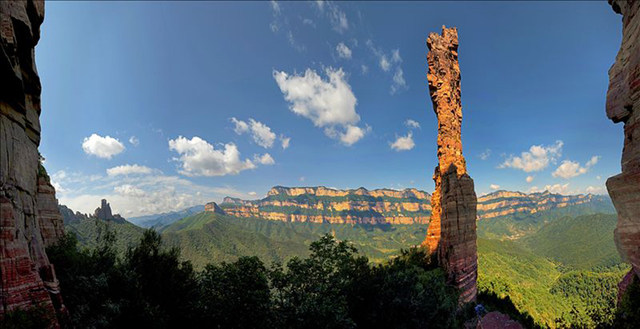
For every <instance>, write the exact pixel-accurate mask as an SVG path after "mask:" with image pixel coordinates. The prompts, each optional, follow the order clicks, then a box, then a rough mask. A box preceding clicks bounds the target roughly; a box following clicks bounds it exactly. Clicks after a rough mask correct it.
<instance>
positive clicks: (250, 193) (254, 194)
mask: <svg viewBox="0 0 640 329" xmlns="http://www.w3.org/2000/svg"><path fill="white" fill-rule="evenodd" d="M247 194H249V195H250V196H256V195H258V193H256V192H253V191H251V192H249V193H247Z"/></svg>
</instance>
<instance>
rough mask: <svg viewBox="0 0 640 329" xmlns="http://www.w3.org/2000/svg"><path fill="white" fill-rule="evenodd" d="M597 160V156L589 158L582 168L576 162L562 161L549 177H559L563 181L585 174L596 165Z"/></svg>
mask: <svg viewBox="0 0 640 329" xmlns="http://www.w3.org/2000/svg"><path fill="white" fill-rule="evenodd" d="M598 159H600V157H599V156H593V157H591V159H589V161H587V163H586V164H585V165H584V167H582V166H580V164H579V163H578V162H574V161H570V160H564V161H562V163H561V164H560V166H558V168H557V169H556V170H555V171H554V172H553V173H552V174H551V175H552V176H553V177H561V178H564V179H569V178H572V177H576V176H580V175H583V174H586V173H587V172H588V171H589V169H590V168H591V167H592V166H594V165H595V164H596V163H598Z"/></svg>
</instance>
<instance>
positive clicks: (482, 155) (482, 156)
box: [480, 149, 491, 160]
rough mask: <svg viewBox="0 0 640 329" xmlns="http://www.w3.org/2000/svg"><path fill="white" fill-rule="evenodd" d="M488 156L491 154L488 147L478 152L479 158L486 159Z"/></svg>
mask: <svg viewBox="0 0 640 329" xmlns="http://www.w3.org/2000/svg"><path fill="white" fill-rule="evenodd" d="M490 156H491V150H490V149H486V150H484V152H482V153H480V159H481V160H487V159H489V157H490Z"/></svg>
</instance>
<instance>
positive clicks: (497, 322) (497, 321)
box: [476, 312, 523, 329]
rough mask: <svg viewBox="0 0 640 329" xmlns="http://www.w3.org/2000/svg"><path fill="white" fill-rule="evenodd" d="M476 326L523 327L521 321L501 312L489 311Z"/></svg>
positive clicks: (480, 328)
mask: <svg viewBox="0 0 640 329" xmlns="http://www.w3.org/2000/svg"><path fill="white" fill-rule="evenodd" d="M476 327H477V328H478V329H523V328H522V325H521V324H520V323H518V322H516V321H514V320H512V319H511V318H510V317H509V316H508V315H506V314H502V313H500V312H490V313H487V314H486V315H485V316H483V317H482V320H480V321H479V323H478V324H477V326H476Z"/></svg>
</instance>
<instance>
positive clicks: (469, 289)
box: [423, 26, 478, 303]
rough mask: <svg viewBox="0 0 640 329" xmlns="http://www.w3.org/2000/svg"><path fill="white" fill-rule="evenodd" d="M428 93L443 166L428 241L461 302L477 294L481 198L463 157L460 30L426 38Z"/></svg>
mask: <svg viewBox="0 0 640 329" xmlns="http://www.w3.org/2000/svg"><path fill="white" fill-rule="evenodd" d="M427 47H428V48H429V53H428V54H427V63H428V66H429V73H428V74H427V81H428V82H429V94H430V96H431V101H432V103H433V110H434V111H435V113H436V116H437V118H438V165H437V166H436V168H435V172H434V174H433V180H434V181H435V185H436V189H435V192H433V196H432V199H431V205H432V208H433V211H432V213H431V223H430V224H429V229H428V231H427V237H426V239H425V241H424V243H423V245H424V246H426V247H427V248H428V249H429V251H430V252H431V253H435V254H436V255H437V258H438V263H439V264H440V266H442V267H443V268H444V270H445V271H446V273H447V278H448V281H449V282H450V283H451V284H452V285H454V286H455V287H457V288H458V289H459V290H460V300H459V301H460V303H467V302H471V301H474V300H475V299H476V295H477V285H476V281H477V278H478V254H477V245H476V217H477V198H476V193H475V190H474V185H473V180H472V179H471V177H469V175H468V174H467V168H466V162H465V159H464V156H463V155H462V135H461V128H462V105H461V102H460V67H459V65H458V31H457V30H456V28H446V27H444V26H443V27H442V34H437V33H431V34H429V37H428V38H427Z"/></svg>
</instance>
